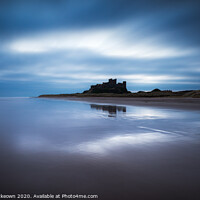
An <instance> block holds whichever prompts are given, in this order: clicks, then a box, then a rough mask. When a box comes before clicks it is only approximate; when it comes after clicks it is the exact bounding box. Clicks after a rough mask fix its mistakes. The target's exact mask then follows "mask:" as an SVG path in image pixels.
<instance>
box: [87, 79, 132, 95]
mask: <svg viewBox="0 0 200 200" xmlns="http://www.w3.org/2000/svg"><path fill="white" fill-rule="evenodd" d="M128 92H129V91H128V90H127V89H126V81H123V83H117V79H109V80H108V82H103V83H102V84H96V85H91V87H90V89H89V90H86V91H84V92H83V93H117V94H122V93H128Z"/></svg>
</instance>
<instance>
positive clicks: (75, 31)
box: [0, 0, 200, 97]
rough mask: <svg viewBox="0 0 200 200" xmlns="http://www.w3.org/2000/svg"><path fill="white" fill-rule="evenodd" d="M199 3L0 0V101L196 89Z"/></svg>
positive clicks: (198, 84)
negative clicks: (104, 89) (109, 88)
mask: <svg viewBox="0 0 200 200" xmlns="http://www.w3.org/2000/svg"><path fill="white" fill-rule="evenodd" d="M199 36H200V1H199V0H173V1H172V0H162V1H161V0H140V1H138V0H137V1H136V0H29V1H27V0H15V1H13V0H1V1H0V96H2V97H15V96H16V97H20V96H38V95H40V94H59V93H76V92H82V91H84V90H86V89H89V87H90V85H92V84H97V83H101V82H103V81H104V82H105V81H107V79H109V78H117V79H118V81H119V82H121V81H124V80H126V81H127V87H128V90H130V91H140V90H144V91H148V90H152V89H154V88H159V89H162V90H167V89H171V90H175V91H176V90H192V89H200V37H199Z"/></svg>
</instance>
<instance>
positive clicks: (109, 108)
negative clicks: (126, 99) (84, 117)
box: [90, 104, 126, 117]
mask: <svg viewBox="0 0 200 200" xmlns="http://www.w3.org/2000/svg"><path fill="white" fill-rule="evenodd" d="M90 106H91V108H92V109H96V110H102V111H103V112H108V113H109V115H108V117H115V116H116V114H117V112H123V113H125V112H126V107H125V106H111V105H97V104H90Z"/></svg>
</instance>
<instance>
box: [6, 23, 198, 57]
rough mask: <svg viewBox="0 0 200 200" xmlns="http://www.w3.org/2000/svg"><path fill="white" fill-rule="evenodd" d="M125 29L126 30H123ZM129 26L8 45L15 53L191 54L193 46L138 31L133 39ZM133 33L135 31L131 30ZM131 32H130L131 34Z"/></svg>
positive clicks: (59, 34) (55, 34) (40, 37)
mask: <svg viewBox="0 0 200 200" xmlns="http://www.w3.org/2000/svg"><path fill="white" fill-rule="evenodd" d="M124 29H126V33H125V32H124V31H123V30H124ZM127 30H128V27H126V26H120V27H116V28H112V29H98V30H96V29H94V30H93V29H91V30H77V31H60V32H52V33H48V32H47V33H41V34H39V35H33V36H32V37H27V38H21V39H16V40H14V41H12V42H11V43H10V44H7V49H8V50H9V51H11V52H14V53H22V54H41V53H48V52H56V51H65V50H68V51H69V50H71V51H76V50H77V51H80V50H85V51H91V52H94V53H97V54H100V55H103V56H106V57H117V58H128V59H161V58H172V57H181V56H188V55H191V54H193V53H194V52H195V51H194V49H179V48H177V47H175V46H167V45H165V44H162V43H160V41H159V40H158V41H156V38H154V37H151V36H149V37H147V38H143V37H141V36H140V34H139V32H138V31H136V30H135V34H134V35H133V38H132V39H131V40H130V39H129V38H127ZM132 32H134V31H133V30H132ZM129 34H130V33H129Z"/></svg>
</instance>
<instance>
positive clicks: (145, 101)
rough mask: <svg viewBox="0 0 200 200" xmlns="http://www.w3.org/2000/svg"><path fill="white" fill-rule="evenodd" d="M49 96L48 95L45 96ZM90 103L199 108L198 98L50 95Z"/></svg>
mask: <svg viewBox="0 0 200 200" xmlns="http://www.w3.org/2000/svg"><path fill="white" fill-rule="evenodd" d="M46 98H49V97H46ZM50 98H59V99H66V100H73V101H86V102H92V103H105V104H119V105H131V106H150V107H152V106H153V107H164V108H174V109H189V110H200V99H199V98H189V97H188V98H166V97H160V98H159V97H157V98H148V97H145V98H131V97H50Z"/></svg>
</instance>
